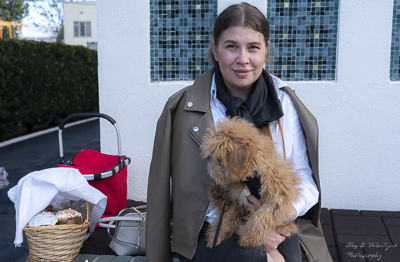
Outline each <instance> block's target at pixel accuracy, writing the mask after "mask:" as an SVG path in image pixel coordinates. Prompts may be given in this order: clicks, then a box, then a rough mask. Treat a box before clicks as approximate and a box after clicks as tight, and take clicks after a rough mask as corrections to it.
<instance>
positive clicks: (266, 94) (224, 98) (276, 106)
mask: <svg viewBox="0 0 400 262" xmlns="http://www.w3.org/2000/svg"><path fill="white" fill-rule="evenodd" d="M215 84H216V86H217V98H218V100H219V101H221V103H222V104H224V105H225V107H226V115H227V116H231V117H233V116H239V117H242V118H244V119H246V120H247V121H249V122H250V123H254V125H255V126H257V127H259V126H262V125H265V124H267V123H269V122H272V121H275V120H278V119H279V118H281V117H282V116H283V111H282V108H281V105H280V102H279V99H278V95H277V94H276V91H275V85H274V82H273V81H272V77H271V76H270V74H268V73H267V71H265V70H263V71H262V74H261V75H260V77H259V78H258V79H257V80H256V81H255V82H254V84H253V87H252V89H251V91H250V92H251V93H250V96H249V98H248V99H247V101H244V100H243V99H241V98H239V97H234V96H231V95H230V94H229V91H228V90H227V88H226V85H225V83H224V80H223V78H222V75H221V73H219V72H215Z"/></svg>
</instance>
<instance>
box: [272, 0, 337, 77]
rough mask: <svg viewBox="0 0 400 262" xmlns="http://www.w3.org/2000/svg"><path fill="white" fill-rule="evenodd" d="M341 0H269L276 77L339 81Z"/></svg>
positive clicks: (273, 69) (273, 62)
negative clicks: (337, 50) (338, 46)
mask: <svg viewBox="0 0 400 262" xmlns="http://www.w3.org/2000/svg"><path fill="white" fill-rule="evenodd" d="M338 10H339V0H320V1H318V0H312V1H310V0H290V1H289V0H268V4H267V18H268V20H269V22H270V25H271V46H270V52H269V56H270V59H271V60H272V64H270V65H268V66H267V69H268V70H269V72H271V73H272V74H274V75H276V76H278V77H280V78H282V79H284V80H290V81H314V80H335V76H336V57H337V55H336V54H337V52H336V49H337V31H338V16H339V14H338V12H339V11H338Z"/></svg>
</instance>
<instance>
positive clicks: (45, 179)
mask: <svg viewBox="0 0 400 262" xmlns="http://www.w3.org/2000/svg"><path fill="white" fill-rule="evenodd" d="M56 196H59V197H64V198H67V199H70V200H74V201H77V200H80V199H84V200H86V201H88V202H89V203H92V204H93V205H94V207H93V210H92V212H91V213H90V232H93V231H94V229H95V226H96V223H97V221H98V220H99V219H100V218H101V216H102V215H103V213H104V210H105V208H106V204H107V197H106V196H105V195H104V194H103V193H102V192H100V191H99V190H98V189H96V188H94V187H92V186H91V185H89V183H88V182H87V180H86V179H85V178H84V177H83V176H82V174H81V173H80V172H79V171H78V170H77V169H74V168H68V167H55V168H49V169H44V170H41V171H35V172H32V173H29V174H27V175H26V176H24V177H22V178H21V179H20V180H19V181H18V184H17V185H16V186H14V187H12V188H10V190H8V197H9V198H10V200H11V201H12V202H14V206H15V211H16V213H15V220H16V230H15V240H14V244H15V246H16V247H20V246H21V243H22V242H23V229H24V227H25V226H26V224H27V223H28V222H29V220H30V219H31V218H32V217H33V216H34V215H36V214H37V213H39V212H40V211H42V210H43V209H45V208H46V207H47V206H48V205H49V204H50V202H51V201H52V200H53V199H54V198H55V197H56Z"/></svg>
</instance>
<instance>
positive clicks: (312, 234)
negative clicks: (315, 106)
mask: <svg viewBox="0 0 400 262" xmlns="http://www.w3.org/2000/svg"><path fill="white" fill-rule="evenodd" d="M213 73H214V70H213V69H211V70H209V71H207V72H205V73H204V74H202V75H201V76H199V77H198V78H197V79H196V81H195V82H194V83H193V85H191V86H188V87H186V88H184V89H182V90H180V91H179V92H177V93H176V94H174V95H172V96H171V97H170V98H169V99H168V101H167V103H166V105H165V107H164V110H163V112H162V114H161V116H160V118H159V120H158V123H157V129H156V135H155V141H154V148H153V158H152V161H151V166H150V174H149V181H148V193H147V221H146V261H148V262H165V261H172V255H171V252H178V253H180V254H182V255H183V256H185V257H188V258H192V257H193V255H194V252H195V249H196V245H197V240H198V235H199V232H200V229H201V227H202V225H203V222H204V218H205V215H206V212H207V209H208V206H209V200H208V197H207V194H206V192H207V188H208V186H209V185H210V183H211V180H210V178H209V176H208V175H207V170H206V160H204V159H201V158H200V149H199V146H200V144H201V141H202V138H203V136H204V135H205V134H206V133H207V129H208V128H213V124H212V123H213V121H212V115H211V109H210V88H211V81H212V77H213ZM283 91H285V92H287V93H288V94H289V96H290V97H291V99H292V100H293V103H294V105H295V107H296V109H297V111H298V114H299V116H300V121H301V122H302V125H303V127H304V131H305V136H306V142H307V147H308V153H309V157H310V162H311V168H312V170H313V176H314V180H315V182H316V184H317V186H318V189H319V191H320V192H321V189H320V183H319V174H318V127H317V122H316V120H315V118H314V117H313V116H312V115H311V113H310V112H309V111H308V110H307V108H306V107H305V106H304V105H303V104H302V103H301V101H300V100H299V99H298V98H297V96H296V95H295V94H294V92H293V91H292V90H291V89H290V88H283ZM320 195H321V194H320ZM320 202H321V201H319V203H318V204H317V205H315V206H314V207H313V208H312V209H311V210H310V211H309V212H308V213H307V214H306V215H305V216H304V217H302V219H300V218H299V219H298V221H299V222H298V223H299V226H300V230H301V233H300V234H299V236H300V242H301V245H302V247H303V249H304V251H305V252H306V254H307V257H308V259H309V260H310V261H324V262H325V261H327V262H328V261H332V259H331V258H330V256H329V252H328V249H327V246H326V243H325V240H324V237H323V233H322V229H321V226H320V223H319V213H320V207H321V205H320ZM171 225H172V227H171Z"/></svg>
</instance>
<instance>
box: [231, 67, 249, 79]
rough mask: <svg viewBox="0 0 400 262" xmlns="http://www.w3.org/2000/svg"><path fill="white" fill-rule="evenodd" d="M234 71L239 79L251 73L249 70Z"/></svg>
mask: <svg viewBox="0 0 400 262" xmlns="http://www.w3.org/2000/svg"><path fill="white" fill-rule="evenodd" d="M232 71H233V72H234V73H235V74H236V75H237V76H239V77H246V76H247V75H248V74H249V73H250V72H251V70H247V69H233V70H232Z"/></svg>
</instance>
